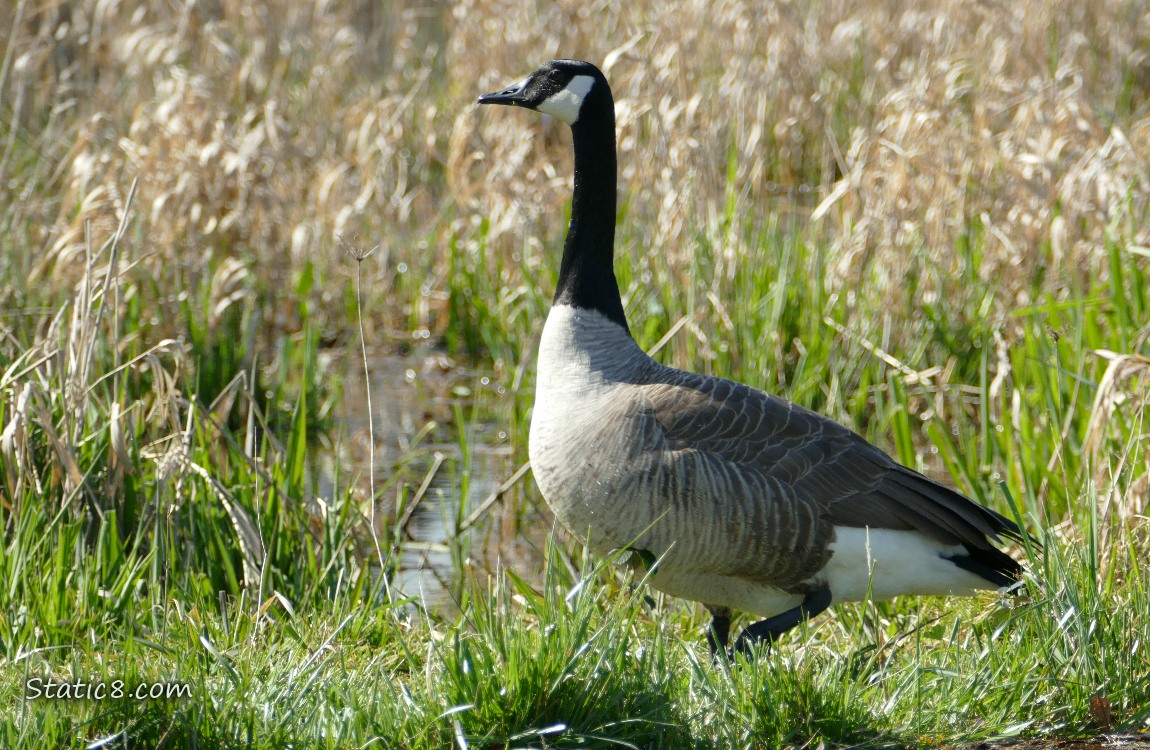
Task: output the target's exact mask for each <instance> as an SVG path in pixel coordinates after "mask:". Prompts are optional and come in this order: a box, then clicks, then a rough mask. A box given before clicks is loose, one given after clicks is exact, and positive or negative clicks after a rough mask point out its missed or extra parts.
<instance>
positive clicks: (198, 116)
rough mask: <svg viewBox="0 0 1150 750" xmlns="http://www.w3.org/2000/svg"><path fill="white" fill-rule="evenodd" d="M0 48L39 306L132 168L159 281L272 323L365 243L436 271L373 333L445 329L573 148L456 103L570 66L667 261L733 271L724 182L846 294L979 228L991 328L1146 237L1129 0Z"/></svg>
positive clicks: (85, 12) (571, 10)
mask: <svg viewBox="0 0 1150 750" xmlns="http://www.w3.org/2000/svg"><path fill="white" fill-rule="evenodd" d="M0 33H3V34H4V35H5V42H6V44H5V55H6V60H7V65H6V67H5V69H4V72H5V77H4V80H3V81H2V82H0V83H2V84H3V88H2V89H0V91H2V100H3V106H2V110H0V116H2V119H3V121H4V129H5V131H6V132H5V138H4V152H3V155H4V158H3V161H2V162H0V174H2V175H3V177H4V179H3V180H2V181H0V193H2V198H0V200H3V201H4V202H5V203H9V204H13V205H18V206H20V211H21V214H22V216H20V217H16V218H17V220H16V221H14V222H13V225H12V226H9V227H7V231H8V232H9V236H8V239H7V242H8V243H10V245H12V246H14V247H17V248H19V250H20V251H22V252H23V253H25V254H26V255H25V258H26V260H25V261H24V263H25V264H26V267H25V269H24V270H26V271H27V274H28V278H29V279H30V281H31V283H35V284H37V285H40V292H39V294H38V295H37V296H38V297H39V295H40V294H43V290H44V289H45V288H47V289H50V290H55V291H56V293H66V292H67V290H68V289H69V288H70V286H71V285H72V284H74V283H75V281H76V280H77V279H78V278H79V276H80V275H81V273H82V268H83V262H82V259H83V248H84V238H85V231H86V230H85V227H86V226H90V228H91V233H92V236H93V237H94V238H95V239H96V241H97V242H100V241H102V240H103V239H105V238H106V237H107V236H109V235H110V233H111V231H112V229H113V228H114V226H115V225H116V224H117V222H118V219H119V213H120V212H121V211H122V210H123V208H124V206H123V198H124V193H125V191H126V189H127V186H128V185H129V184H130V183H131V181H132V180H133V179H135V178H139V180H140V187H139V196H138V202H137V207H136V213H137V215H138V223H137V225H136V226H137V227H138V229H137V231H136V233H135V237H134V238H132V241H131V242H128V243H126V244H125V252H126V253H127V257H126V260H127V261H128V262H129V263H133V262H134V263H137V265H136V266H135V267H134V268H133V270H132V272H131V273H133V274H135V275H138V276H140V277H143V278H154V279H156V280H157V281H158V282H159V283H158V285H157V288H158V289H164V290H171V289H180V288H184V289H187V288H190V287H192V286H193V285H195V284H196V283H197V282H199V281H200V280H201V279H208V278H213V277H214V282H213V283H214V284H216V285H217V286H220V287H221V289H220V290H219V291H216V292H214V296H215V297H216V298H218V299H220V300H221V301H227V300H235V299H237V298H238V297H239V296H242V295H243V294H250V293H261V299H262V300H263V301H262V303H261V306H264V307H266V312H267V313H268V318H269V319H270V320H274V321H276V322H278V323H279V324H281V325H284V326H287V327H288V328H290V327H291V326H292V324H293V323H292V321H293V320H294V313H293V307H294V305H293V302H292V301H291V300H289V299H284V298H283V296H282V295H280V294H278V292H279V291H280V290H282V288H283V286H282V285H283V283H284V282H285V280H288V279H290V278H292V276H291V274H292V272H293V271H298V270H299V269H300V268H301V267H302V265H303V264H305V263H306V262H308V261H313V262H316V263H317V264H319V265H320V266H321V267H322V268H324V269H327V271H326V272H327V273H328V274H331V275H333V276H334V277H335V279H336V280H339V279H342V283H346V281H347V278H348V276H349V274H348V273H345V272H344V271H338V270H336V269H346V268H347V266H348V264H347V262H346V258H345V257H343V254H342V252H341V251H340V250H339V247H338V244H337V242H336V241H335V237H337V236H344V237H353V238H362V241H363V242H366V243H368V244H376V243H382V245H383V248H384V249H385V251H387V255H388V257H389V259H390V261H391V263H389V264H386V263H385V264H378V265H373V266H371V268H372V269H373V271H374V272H375V273H376V274H377V276H378V278H376V279H373V280H372V281H374V283H369V284H368V287H369V289H370V290H373V291H374V292H376V293H377V294H378V293H380V292H382V293H384V296H386V292H387V291H388V290H389V289H390V286H389V280H390V278H391V275H392V274H393V273H394V266H395V264H396V263H397V262H406V263H407V264H408V265H409V267H411V268H412V269H413V270H418V271H419V272H420V273H423V274H425V275H426V278H425V279H424V282H423V283H422V284H421V285H420V286H421V287H422V288H423V291H424V297H425V299H424V301H423V304H422V305H421V304H419V303H417V302H416V301H414V300H412V299H410V298H395V299H390V300H389V304H388V305H387V306H386V307H387V308H388V309H390V311H391V313H392V314H391V315H390V316H388V317H387V320H388V321H389V322H390V324H393V325H398V326H400V327H402V326H403V325H404V324H405V323H404V321H408V322H411V323H413V324H414V325H415V326H423V325H426V326H429V327H431V328H432V329H433V330H434V329H435V328H436V327H437V325H441V324H442V321H441V318H440V317H439V314H438V310H439V307H441V305H442V302H441V298H442V294H439V293H441V292H442V291H443V289H444V287H445V286H446V282H445V278H444V277H445V274H446V273H447V268H446V266H445V264H444V263H443V262H442V260H441V259H442V258H443V256H444V253H442V252H440V248H442V247H443V246H444V245H445V244H446V243H447V241H448V238H449V237H450V236H453V235H454V236H457V237H462V238H463V239H464V240H466V239H467V238H469V237H473V236H474V235H475V233H476V231H477V228H478V220H479V217H489V218H490V220H491V224H492V226H491V231H492V233H493V235H494V236H495V237H497V238H498V237H500V236H504V235H506V236H509V237H511V238H512V239H511V240H510V241H508V242H497V243H495V247H497V248H500V250H501V252H512V251H518V250H519V249H521V242H522V238H523V236H524V232H523V230H522V226H523V222H524V221H526V222H527V226H528V228H529V230H530V231H528V232H527V233H526V234H527V236H530V237H535V238H537V237H540V236H542V237H545V238H550V237H553V236H554V233H555V231H556V230H555V228H554V222H551V221H544V220H543V219H542V218H541V217H542V216H543V215H545V214H551V213H553V212H554V211H557V210H559V209H560V207H561V206H562V204H563V202H564V200H565V199H566V196H567V190H568V186H567V179H568V178H567V174H568V170H569V168H568V166H567V159H568V156H567V151H566V148H565V146H564V145H563V143H562V141H563V139H564V138H565V135H564V134H562V133H561V132H559V130H558V129H547V128H544V129H542V130H540V129H538V128H525V127H509V126H508V124H507V122H506V120H505V119H504V118H498V117H491V116H490V115H489V114H488V113H480V112H479V111H478V110H477V109H476V108H474V107H473V106H472V102H473V101H474V97H475V95H476V94H477V93H478V92H481V91H484V90H488V89H490V88H493V87H494V86H496V85H498V84H500V83H502V82H504V81H505V80H508V79H510V78H512V77H516V76H519V75H522V74H523V73H524V72H525V71H527V70H528V69H530V68H531V67H533V66H534V65H535V64H536V63H537V62H539V61H541V60H543V59H545V58H549V57H552V56H557V55H564V56H576V57H585V58H588V59H591V60H594V61H597V62H600V63H602V64H603V67H604V68H605V69H606V71H607V73H608V75H609V76H610V78H611V80H612V82H613V84H614V86H615V89H616V97H617V102H618V111H619V132H620V147H621V149H622V152H623V154H622V157H621V159H620V164H621V166H622V174H621V177H622V183H623V184H622V190H623V191H625V193H626V194H627V195H628V196H629V197H630V201H631V211H632V213H631V216H632V222H633V223H634V224H635V225H636V226H637V227H646V229H645V230H642V234H641V236H640V237H639V238H638V240H637V241H636V243H635V244H639V245H641V246H646V247H648V248H651V250H650V251H649V252H652V253H656V254H657V255H658V256H661V257H662V258H668V259H670V260H671V262H672V264H674V262H675V259H676V258H679V257H681V256H682V255H683V254H686V253H690V252H691V250H692V244H691V243H692V238H693V237H694V236H696V235H697V234H699V233H709V234H710V235H713V236H715V238H716V239H718V240H719V244H721V245H722V246H724V247H725V249H726V251H727V253H726V257H727V258H728V259H729V260H730V261H731V262H736V263H737V262H738V258H739V257H740V252H739V251H740V247H739V243H740V242H741V241H743V240H742V238H740V237H739V236H737V235H735V234H731V235H730V236H723V235H721V232H722V229H721V227H720V223H719V222H718V221H716V218H715V217H716V216H717V215H718V214H719V213H720V212H721V211H722V208H723V205H724V202H725V200H726V199H727V196H728V195H729V194H734V195H735V196H737V200H738V209H739V212H740V213H741V214H743V215H746V216H755V215H762V216H763V217H766V216H769V215H770V214H771V213H772V212H780V211H784V212H785V211H791V210H794V209H795V207H796V206H797V207H798V209H799V210H800V212H801V215H802V216H809V215H810V214H811V213H812V209H813V214H814V216H813V217H812V218H811V221H812V224H813V229H812V232H814V233H815V234H816V235H817V236H820V237H823V238H826V239H827V240H828V241H829V242H830V243H831V244H832V246H833V247H834V248H836V249H837V252H836V253H835V254H834V255H833V256H832V263H833V269H834V274H833V275H832V276H831V277H830V280H829V282H828V283H831V284H834V285H836V286H839V285H841V286H843V287H844V288H849V286H850V284H851V283H852V282H854V281H856V280H857V279H859V278H860V277H867V276H869V277H872V278H875V279H877V280H878V281H880V282H881V280H882V279H883V278H884V277H885V278H887V279H889V280H890V282H891V283H892V284H893V285H894V286H897V284H898V281H899V280H900V279H901V277H902V274H903V273H904V272H905V270H906V269H907V267H908V259H909V258H911V257H912V256H914V255H916V254H922V253H926V254H930V255H931V256H932V259H933V260H934V261H935V262H936V263H938V264H939V266H940V267H941V268H944V269H947V270H948V271H949V272H950V274H951V275H953V276H954V277H961V275H962V274H963V273H965V272H967V271H968V270H970V269H965V268H964V265H963V264H964V263H969V262H971V261H970V259H969V258H964V257H962V255H961V254H960V253H956V252H953V250H954V247H955V242H956V237H958V236H960V235H961V234H963V233H964V232H979V233H982V234H983V235H984V237H985V253H984V255H983V256H982V258H981V262H980V263H979V264H978V268H977V269H974V270H975V271H976V272H977V273H978V274H981V275H982V276H983V277H987V278H991V277H993V278H996V279H999V280H1001V282H1002V294H1001V296H1000V298H999V299H998V300H997V304H998V305H1001V306H1002V307H1003V308H1004V309H1006V308H1011V307H1013V306H1015V305H1018V304H1025V303H1027V302H1029V301H1032V300H1033V297H1034V295H1035V294H1036V293H1040V292H1044V291H1047V292H1051V293H1053V294H1054V295H1055V296H1058V295H1062V294H1066V293H1068V290H1067V289H1066V288H1065V285H1066V284H1067V280H1068V279H1069V278H1072V277H1074V276H1075V275H1076V274H1081V275H1082V276H1083V277H1085V276H1086V273H1085V269H1088V268H1091V267H1097V266H1098V265H1100V264H1102V265H1104V264H1105V263H1106V255H1105V253H1104V252H1102V251H1101V245H1102V232H1103V230H1104V229H1105V228H1106V227H1107V226H1108V225H1117V226H1118V229H1119V231H1120V234H1121V235H1122V236H1124V237H1126V238H1127V239H1128V240H1129V241H1130V242H1131V243H1132V244H1134V245H1136V246H1146V245H1150V236H1147V235H1148V232H1150V230H1148V228H1147V222H1146V221H1145V217H1146V211H1147V196H1148V195H1150V9H1148V8H1147V6H1146V4H1145V3H1138V2H1105V3H1040V2H1023V3H1001V4H999V3H992V4H987V3H982V2H973V1H969V2H959V3H941V2H939V3H935V2H927V3H923V2H865V3H849V2H820V3H813V4H805V3H751V2H719V3H710V2H690V3H683V4H664V3H591V4H588V3H584V2H560V3H519V2H498V1H495V0H462V1H461V2H457V3H431V4H426V3H413V2H388V3H382V4H379V3H369V2H359V3H317V4H301V3H292V2H271V3H261V4H257V5H250V4H247V3H241V2H231V1H230V0H221V1H220V2H210V3H195V2H189V3H186V4H180V5H173V4H171V3H168V2H142V3H138V4H124V3H120V4H117V3H103V2H94V1H89V2H72V3H58V2H35V1H31V2H30V1H29V0H20V2H16V3H6V4H5V5H4V9H3V10H0ZM729 156H730V157H732V158H733V160H734V161H733V179H728V161H729V160H728V157H729ZM31 163H34V166H33V167H31V168H30V169H25V168H24V167H23V166H22V165H25V164H31ZM764 220H765V219H764ZM802 220H803V221H806V220H807V219H806V218H804V219H802ZM465 245H466V242H465ZM534 252H537V253H538V256H537V257H534V258H532V259H531V261H532V262H533V263H543V264H545V263H550V262H551V259H550V257H549V254H548V253H546V252H545V251H544V249H543V248H534ZM225 259H233V260H232V261H231V262H230V263H224V260H225ZM664 262H665V261H664ZM1039 269H1043V271H1044V272H1040V271H1039ZM1039 279H1041V281H1039ZM508 281H509V282H512V283H513V282H514V281H515V279H508ZM927 288H928V289H929V288H930V285H929V284H928V285H927ZM947 293H953V290H948V291H947ZM13 294H14V292H13V290H12V289H10V288H9V289H7V290H5V292H4V296H5V299H7V300H9V302H8V304H11V303H12V302H14V301H15V300H14V299H13ZM315 295H316V297H317V299H315V300H313V303H314V302H321V303H322V302H324V301H325V300H326V302H327V303H328V304H327V305H323V304H321V305H319V307H320V309H323V308H324V307H333V306H336V307H337V306H338V305H339V304H341V303H342V300H341V295H340V294H339V293H338V284H336V285H331V286H329V287H328V288H327V289H326V290H324V291H317V292H316V293H315ZM19 296H20V294H19V293H16V297H19ZM164 296H165V295H160V297H161V299H159V300H155V301H154V302H158V303H160V304H161V305H162V304H163V303H164V301H165V300H164V299H163V297H164ZM41 298H42V297H41Z"/></svg>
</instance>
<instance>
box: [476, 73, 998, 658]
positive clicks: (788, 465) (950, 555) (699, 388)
mask: <svg viewBox="0 0 1150 750" xmlns="http://www.w3.org/2000/svg"><path fill="white" fill-rule="evenodd" d="M479 103H480V104H506V105H511V106H516V107H524V108H526V109H533V110H536V111H538V112H543V113H545V114H548V115H551V116H552V117H555V118H557V119H559V120H562V121H564V122H566V123H567V124H568V125H570V126H571V130H572V133H573V141H574V149H575V170H574V171H575V177H574V193H573V197H572V204H571V225H570V228H569V229H568V232H567V240H566V242H565V243H564V246H563V259H562V262H561V265H560V270H559V281H558V288H557V289H556V291H555V299H554V303H553V306H552V308H551V311H550V313H549V314H548V316H547V322H546V324H545V325H544V327H543V336H542V340H541V342H540V345H539V365H538V379H537V385H536V394H535V407H534V411H533V413H532V417H531V431H530V441H529V442H530V446H529V453H530V458H531V466H532V469H533V471H534V474H535V480H536V482H538V484H539V488H540V490H542V492H543V496H544V497H545V498H546V500H547V502H548V504H549V505H550V506H551V508H552V510H553V511H554V513H555V515H556V517H558V519H559V520H560V521H561V522H562V523H563V525H564V526H566V527H567V528H568V529H569V530H570V531H571V532H573V533H574V534H576V535H577V536H580V537H581V538H583V539H584V541H586V542H587V543H588V544H589V546H590V547H591V549H592V550H593V551H595V552H597V553H600V554H602V553H609V552H610V551H612V550H617V549H620V548H624V547H627V548H629V549H632V550H634V551H636V552H638V553H639V554H640V555H641V556H642V557H643V559H644V560H658V564H657V566H656V567H655V569H654V570H653V571H651V572H650V577H649V581H650V583H651V584H652V585H653V586H654V587H655V588H657V589H659V590H661V591H665V592H666V593H668V594H671V595H674V596H679V597H683V598H686V599H692V600H695V601H698V602H702V603H703V604H704V606H706V607H707V609H708V610H709V611H710V612H711V615H712V618H713V619H712V623H711V631H710V633H709V638H708V640H709V641H710V644H711V648H712V651H714V650H715V649H716V648H719V647H721V648H724V649H725V648H726V645H727V640H728V636H729V632H730V618H731V613H732V610H740V611H744V612H748V613H752V614H754V615H757V616H760V617H764V618H766V619H763V620H761V621H759V622H756V623H754V624H752V625H749V626H748V627H747V628H746V629H745V630H744V631H743V633H742V634H741V635H740V636H739V638H738V640H737V641H736V643H735V650H736V651H740V652H742V651H746V650H747V647H748V646H750V645H751V644H752V643H755V642H759V641H765V642H767V643H770V642H771V641H773V640H774V639H776V638H777V637H778V636H779V635H781V634H782V633H784V632H785V631H787V630H789V629H790V628H793V627H794V626H796V625H798V624H799V623H800V622H802V621H803V620H805V619H807V618H810V617H814V616H815V615H817V614H818V613H819V612H821V611H823V610H824V609H826V608H827V607H828V606H830V605H831V604H834V603H837V602H843V601H858V600H862V599H865V598H868V597H869V598H873V599H886V598H890V597H894V596H898V595H900V594H937V595H968V594H973V593H974V592H976V591H978V590H984V589H997V588H1002V587H1006V586H1010V585H1011V584H1013V583H1014V582H1015V581H1016V579H1017V578H1018V577H1019V575H1020V572H1021V571H1020V567H1019V565H1018V563H1017V562H1015V561H1014V560H1013V559H1011V558H1010V556H1008V555H1007V554H1005V553H1004V552H1002V551H1000V550H999V549H997V548H996V547H995V546H993V545H992V542H1001V541H1002V540H1003V538H1009V539H1017V538H1018V537H1019V530H1018V527H1017V526H1016V525H1015V524H1014V523H1013V522H1011V521H1010V520H1008V519H1007V518H1004V517H1003V516H1001V515H999V514H998V513H995V512H994V511H992V510H989V509H987V508H984V507H982V506H980V505H978V504H976V503H974V502H973V501H971V500H969V499H967V498H966V497H964V496H963V495H961V494H959V493H958V492H956V491H954V490H952V489H949V488H948V487H944V486H943V485H941V484H939V483H937V482H935V481H934V480H932V479H929V478H927V477H925V476H923V475H922V474H919V473H918V472H916V471H913V470H911V469H908V468H906V467H904V466H901V465H900V464H898V463H896V462H895V461H894V460H893V459H891V458H890V457H889V456H887V455H886V454H885V453H883V452H882V451H880V450H879V449H878V448H876V447H874V446H873V445H871V444H870V443H868V442H867V441H866V440H864V439H863V438H862V437H861V436H859V435H858V434H856V433H854V432H852V431H851V430H849V429H847V428H846V427H843V426H842V425H840V424H838V423H837V422H834V421H832V420H830V419H828V418H827V417H824V416H821V415H819V414H816V413H814V412H812V411H810V410H809V409H805V408H803V407H801V406H797V405H795V404H792V403H790V402H789V401H786V400H785V399H783V398H780V397H778V396H774V395H771V394H769V393H764V392H762V391H759V390H756V389H754V388H751V387H749V386H746V385H743V384H741V383H736V382H733V381H730V380H724V379H722V378H718V377H709V376H706V375H700V374H697V373H693V372H685V371H682V370H676V369H674V368H671V367H667V366H665V365H662V364H660V363H658V362H656V361H655V360H653V359H651V358H650V357H649V356H647V354H646V353H645V352H644V351H643V350H642V349H641V348H639V345H638V344H637V343H636V342H635V340H634V339H632V338H631V334H630V331H629V329H628V327H627V319H626V317H625V316H624V313H623V304H622V301H621V300H620V297H619V286H618V283H617V282H616V280H615V272H614V268H613V255H614V247H613V246H614V239H615V190H616V181H615V180H616V175H615V105H614V100H613V99H612V96H611V88H610V86H609V84H608V83H607V79H606V78H605V77H604V76H603V74H602V72H600V71H599V69H598V68H596V67H595V66H594V65H592V64H591V63H587V62H580V61H575V60H552V61H551V62H548V63H545V64H544V65H542V66H540V67H539V68H538V69H537V70H535V72H533V73H532V74H531V75H529V76H527V78H525V79H523V80H522V81H520V82H518V83H516V84H513V85H512V86H510V87H508V88H506V89H503V90H502V91H496V92H493V93H490V94H485V95H483V96H481V97H479Z"/></svg>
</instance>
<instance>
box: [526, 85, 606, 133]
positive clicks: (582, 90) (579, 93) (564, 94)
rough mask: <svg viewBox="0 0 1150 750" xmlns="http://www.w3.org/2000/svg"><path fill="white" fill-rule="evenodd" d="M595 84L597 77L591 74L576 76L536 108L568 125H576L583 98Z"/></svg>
mask: <svg viewBox="0 0 1150 750" xmlns="http://www.w3.org/2000/svg"><path fill="white" fill-rule="evenodd" d="M594 85H595V79H594V78H592V77H591V76H575V77H574V78H572V79H571V82H570V83H568V84H567V85H566V86H565V87H564V88H563V90H562V91H560V92H558V93H556V94H552V95H551V96H549V97H547V98H546V99H544V100H543V103H542V104H540V105H539V106H538V107H536V108H535V109H537V110H539V111H540V112H542V113H544V114H547V115H551V116H552V117H554V118H556V119H558V120H562V121H563V122H565V123H567V124H568V125H574V124H575V121H576V120H578V119H579V109H580V107H582V106H583V100H584V99H585V98H586V97H587V92H588V91H590V90H591V87H592V86H594Z"/></svg>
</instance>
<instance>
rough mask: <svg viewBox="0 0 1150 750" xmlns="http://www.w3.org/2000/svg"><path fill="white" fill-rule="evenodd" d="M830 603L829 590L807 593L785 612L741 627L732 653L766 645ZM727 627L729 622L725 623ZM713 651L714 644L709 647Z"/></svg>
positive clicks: (749, 650) (740, 652)
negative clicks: (796, 604)
mask: <svg viewBox="0 0 1150 750" xmlns="http://www.w3.org/2000/svg"><path fill="white" fill-rule="evenodd" d="M830 605H831V590H830V589H821V590H819V591H814V592H811V593H810V594H807V595H806V597H805V598H804V599H803V601H802V602H801V603H800V604H799V606H797V607H795V608H793V609H788V610H787V611H786V612H782V613H780V614H777V615H775V616H774V617H768V618H767V619H765V620H759V621H758V622H756V623H752V624H750V625H748V626H747V627H746V628H744V629H743V632H742V633H740V634H739V637H738V639H737V640H736V641H735V647H734V649H732V656H733V655H734V654H749V653H750V652H751V646H753V645H755V644H758V643H766V644H767V645H768V646H769V645H770V644H772V643H774V642H775V641H777V640H778V639H779V636H781V635H782V634H783V633H785V632H787V631H788V630H790V629H791V628H793V627H795V626H796V625H798V624H799V623H801V622H802V621H803V620H809V619H811V618H812V617H814V616H815V615H817V614H819V613H820V612H822V611H823V610H824V609H826V608H827V607H829V606H830ZM727 626H728V628H729V627H730V622H729V621H728V623H727ZM711 651H712V653H714V646H713V645H712V647H711Z"/></svg>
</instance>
